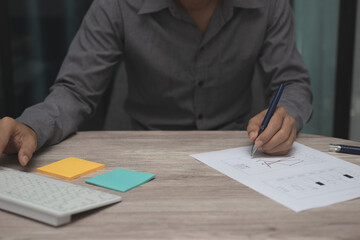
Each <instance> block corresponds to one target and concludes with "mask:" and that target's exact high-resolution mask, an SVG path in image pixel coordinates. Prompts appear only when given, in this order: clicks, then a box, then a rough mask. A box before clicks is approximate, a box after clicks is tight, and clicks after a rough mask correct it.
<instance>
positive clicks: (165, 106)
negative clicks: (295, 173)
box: [18, 0, 312, 147]
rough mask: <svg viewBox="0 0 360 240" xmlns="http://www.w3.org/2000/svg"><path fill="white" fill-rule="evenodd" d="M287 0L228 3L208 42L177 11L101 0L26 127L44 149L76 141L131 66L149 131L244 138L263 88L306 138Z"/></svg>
mask: <svg viewBox="0 0 360 240" xmlns="http://www.w3.org/2000/svg"><path fill="white" fill-rule="evenodd" d="M294 38H295V34H294V20H293V16H292V10H291V7H290V5H289V2H288V1H287V0H220V1H219V5H218V6H217V8H216V10H215V12H214V15H213V17H212V19H211V21H210V23H209V25H208V28H207V30H206V32H205V34H202V32H201V31H200V29H199V28H198V27H197V25H196V24H195V23H194V21H192V19H191V18H190V17H189V16H188V15H187V14H186V13H185V12H184V10H182V8H180V7H179V6H177V4H176V3H175V2H174V1H170V0H98V1H94V3H93V4H92V6H91V7H90V9H89V11H88V13H87V15H86V16H85V18H84V21H83V23H82V25H81V27H80V29H79V31H78V33H77V35H76V37H75V38H74V40H73V42H72V44H71V46H70V49H69V52H68V55H67V56H66V58H65V60H64V63H63V65H62V67H61V69H60V72H59V75H58V77H57V80H56V82H55V84H54V85H53V86H52V88H51V92H50V94H49V96H48V97H47V98H46V99H45V101H44V102H43V103H40V104H38V105H35V106H32V107H30V108H28V109H27V110H25V112H24V113H23V114H22V116H20V117H19V118H18V120H19V121H20V122H23V123H24V124H26V125H28V126H30V127H31V128H33V129H34V130H35V132H36V133H37V136H38V147H41V146H42V145H43V144H46V143H47V144H54V143H57V142H59V141H61V140H62V139H64V138H65V137H66V136H68V135H69V134H71V133H73V132H75V131H76V130H77V127H78V126H79V124H80V123H81V122H83V121H84V120H85V119H86V118H88V117H89V116H90V115H91V114H92V113H93V112H94V110H95V108H96V106H97V104H98V102H99V100H100V97H101V95H102V94H103V93H104V91H105V89H106V88H107V86H108V83H109V80H110V78H111V76H112V73H113V71H112V70H113V68H114V66H117V63H118V62H119V61H123V62H124V63H125V68H126V71H127V76H128V85H129V89H128V98H127V100H126V102H125V110H126V112H127V113H128V114H129V116H130V117H131V119H132V121H133V123H134V126H136V128H142V129H163V130H166V129H204V130H205V129H245V128H246V125H247V121H248V119H249V118H250V117H251V116H250V112H251V110H252V108H253V106H254V104H255V103H254V102H253V99H257V98H259V99H261V98H263V95H262V92H261V91H259V95H261V96H253V95H252V91H251V83H252V81H253V80H254V78H261V83H262V84H261V85H262V86H263V87H264V89H265V91H264V93H265V96H266V97H267V99H269V98H270V97H271V96H272V95H273V93H274V92H275V90H276V89H277V87H278V85H279V84H280V83H283V82H284V83H285V84H286V85H285V90H284V92H283V95H282V97H281V99H280V102H279V105H280V106H283V107H285V109H286V110H287V111H288V113H289V114H290V115H291V116H292V117H294V118H295V119H296V122H297V129H298V130H300V129H301V128H302V127H303V125H304V124H305V123H306V122H307V121H308V120H309V118H310V115H311V112H312V107H311V101H312V94H311V88H310V82H309V76H308V72H307V70H306V68H305V66H304V64H303V62H302V60H301V57H300V55H299V53H298V51H297V49H296V46H295V39H294Z"/></svg>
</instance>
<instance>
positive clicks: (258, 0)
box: [225, 0, 266, 9]
mask: <svg viewBox="0 0 360 240" xmlns="http://www.w3.org/2000/svg"><path fill="white" fill-rule="evenodd" d="M225 1H227V0H225ZM265 1H266V0H232V4H233V6H234V7H239V8H250V9H251V8H253V9H255V8H261V7H264V6H265Z"/></svg>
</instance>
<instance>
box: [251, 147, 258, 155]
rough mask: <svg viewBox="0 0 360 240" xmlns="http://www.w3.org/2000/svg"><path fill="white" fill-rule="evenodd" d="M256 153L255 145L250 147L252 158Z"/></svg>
mask: <svg viewBox="0 0 360 240" xmlns="http://www.w3.org/2000/svg"><path fill="white" fill-rule="evenodd" d="M256 151H257V147H256V146H255V144H254V145H253V146H252V149H251V157H253V156H254V154H255V152H256Z"/></svg>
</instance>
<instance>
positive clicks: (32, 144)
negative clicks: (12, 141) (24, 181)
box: [18, 135, 36, 166]
mask: <svg viewBox="0 0 360 240" xmlns="http://www.w3.org/2000/svg"><path fill="white" fill-rule="evenodd" d="M35 150H36V140H35V139H34V138H33V137H32V136H31V135H29V136H26V137H24V139H23V142H22V144H21V146H20V149H19V153H18V159H19V162H20V164H21V165H22V166H26V165H27V163H28V162H29V161H30V159H31V158H32V156H33V154H34V152H35Z"/></svg>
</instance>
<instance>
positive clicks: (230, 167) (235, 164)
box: [191, 142, 360, 212]
mask: <svg viewBox="0 0 360 240" xmlns="http://www.w3.org/2000/svg"><path fill="white" fill-rule="evenodd" d="M250 150H251V146H247V147H239V148H232V149H226V150H221V151H215V152H207V153H200V154H193V155H191V156H192V157H194V158H196V159H198V160H199V161H201V162H203V163H205V164H207V165H209V166H210V167H212V168H214V169H216V170H218V171H220V172H222V173H223V174H225V175H227V176H229V177H231V178H233V179H235V180H237V181H238V182H241V183H242V184H244V185H246V186H248V187H250V188H252V189H254V190H256V191H258V192H259V193H261V194H263V195H265V196H267V197H269V198H271V199H273V200H275V201H277V202H279V203H281V204H283V205H284V206H286V207H288V208H290V209H292V210H294V211H296V212H299V211H302V210H306V209H310V208H315V207H322V206H327V205H330V204H333V203H337V202H341V201H346V200H350V199H354V198H358V197H360V166H358V165H355V164H352V163H349V162H346V161H343V160H341V159H338V158H336V157H333V156H331V155H329V154H326V153H323V152H320V151H317V150H314V149H312V148H309V147H307V146H304V145H302V144H300V143H297V142H295V143H294V145H293V148H292V150H291V151H290V152H289V154H288V155H286V156H281V157H274V156H268V155H265V154H262V153H259V152H257V153H256V154H255V156H254V157H253V158H252V157H251V156H250Z"/></svg>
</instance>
